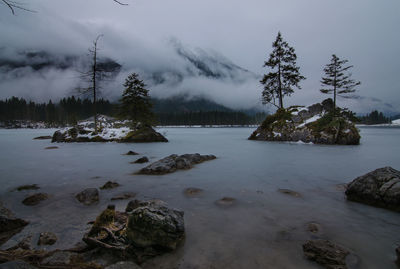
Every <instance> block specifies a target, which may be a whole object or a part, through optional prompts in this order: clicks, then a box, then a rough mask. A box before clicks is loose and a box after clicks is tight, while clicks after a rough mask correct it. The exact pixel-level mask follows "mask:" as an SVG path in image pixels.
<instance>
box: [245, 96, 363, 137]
mask: <svg viewBox="0 0 400 269" xmlns="http://www.w3.org/2000/svg"><path fill="white" fill-rule="evenodd" d="M352 120H353V117H352V114H351V112H348V111H346V110H341V109H337V111H336V112H333V101H332V99H326V100H324V101H323V102H322V103H321V104H314V105H312V106H309V107H308V108H302V107H299V106H292V107H289V108H287V109H278V111H277V112H276V113H275V114H273V115H269V116H267V117H266V119H265V120H264V122H263V123H262V124H261V125H260V127H258V128H257V130H255V131H254V132H253V134H252V135H251V136H250V137H249V139H250V140H264V141H292V142H298V141H302V142H304V143H315V144H340V145H358V144H359V143H360V134H359V132H358V129H357V128H356V127H355V125H354V123H353V122H352Z"/></svg>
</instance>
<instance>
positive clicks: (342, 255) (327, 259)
mask: <svg viewBox="0 0 400 269" xmlns="http://www.w3.org/2000/svg"><path fill="white" fill-rule="evenodd" d="M303 252H304V255H305V256H306V257H307V259H309V260H312V261H315V262H316V263H318V264H320V265H322V266H323V267H325V268H327V269H347V268H348V265H347V263H346V257H347V256H348V255H349V254H350V251H349V250H347V249H345V248H343V247H341V246H339V245H337V244H334V243H332V242H330V241H328V240H322V239H318V240H310V241H307V242H306V243H305V244H304V245H303Z"/></svg>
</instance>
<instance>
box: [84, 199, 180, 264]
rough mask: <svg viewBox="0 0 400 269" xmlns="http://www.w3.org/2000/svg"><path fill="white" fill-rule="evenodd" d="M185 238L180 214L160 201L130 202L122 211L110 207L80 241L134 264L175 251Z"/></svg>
mask: <svg viewBox="0 0 400 269" xmlns="http://www.w3.org/2000/svg"><path fill="white" fill-rule="evenodd" d="M184 235H185V227H184V219H183V212H182V211H179V210H176V209H172V208H169V207H168V206H167V204H166V203H164V202H162V201H160V200H150V201H139V200H133V201H130V202H129V204H128V206H127V209H126V212H118V211H115V207H114V206H112V205H110V206H108V208H107V209H106V210H104V211H103V212H102V213H101V214H100V215H99V216H98V217H97V218H96V221H95V222H94V224H93V226H92V228H91V230H90V231H89V232H88V233H87V234H85V236H84V238H83V240H84V241H85V242H86V243H87V244H88V245H89V246H91V247H97V248H99V249H100V250H106V251H107V252H110V251H112V252H113V253H116V254H118V253H119V254H118V255H119V256H120V257H121V258H123V259H131V260H134V261H136V262H137V263H141V262H143V261H144V260H146V259H148V258H151V257H154V256H156V255H160V254H163V253H165V252H168V251H172V250H174V249H176V247H177V246H178V244H179V243H180V242H181V241H182V240H183V238H184Z"/></svg>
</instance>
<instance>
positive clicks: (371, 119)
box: [358, 110, 391, 124]
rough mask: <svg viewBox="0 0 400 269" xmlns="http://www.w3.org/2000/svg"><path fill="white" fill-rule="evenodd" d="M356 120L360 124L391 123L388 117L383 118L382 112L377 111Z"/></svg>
mask: <svg viewBox="0 0 400 269" xmlns="http://www.w3.org/2000/svg"><path fill="white" fill-rule="evenodd" d="M358 118H359V119H360V123H361V124H382V123H390V122H391V119H390V118H389V117H385V115H384V114H383V113H382V112H378V111H377V110H375V111H372V112H371V113H369V114H367V115H365V116H361V117H358Z"/></svg>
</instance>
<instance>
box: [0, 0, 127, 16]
mask: <svg viewBox="0 0 400 269" xmlns="http://www.w3.org/2000/svg"><path fill="white" fill-rule="evenodd" d="M112 1H113V2H115V3H117V4H119V5H121V6H127V5H128V4H126V3H123V2H121V1H118V0H112ZM0 3H3V4H4V5H6V6H7V7H8V8H9V9H10V10H11V13H12V14H15V10H16V9H20V10H24V11H29V12H34V11H33V10H31V9H28V8H26V7H24V4H23V3H21V2H20V1H13V0H0Z"/></svg>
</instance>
